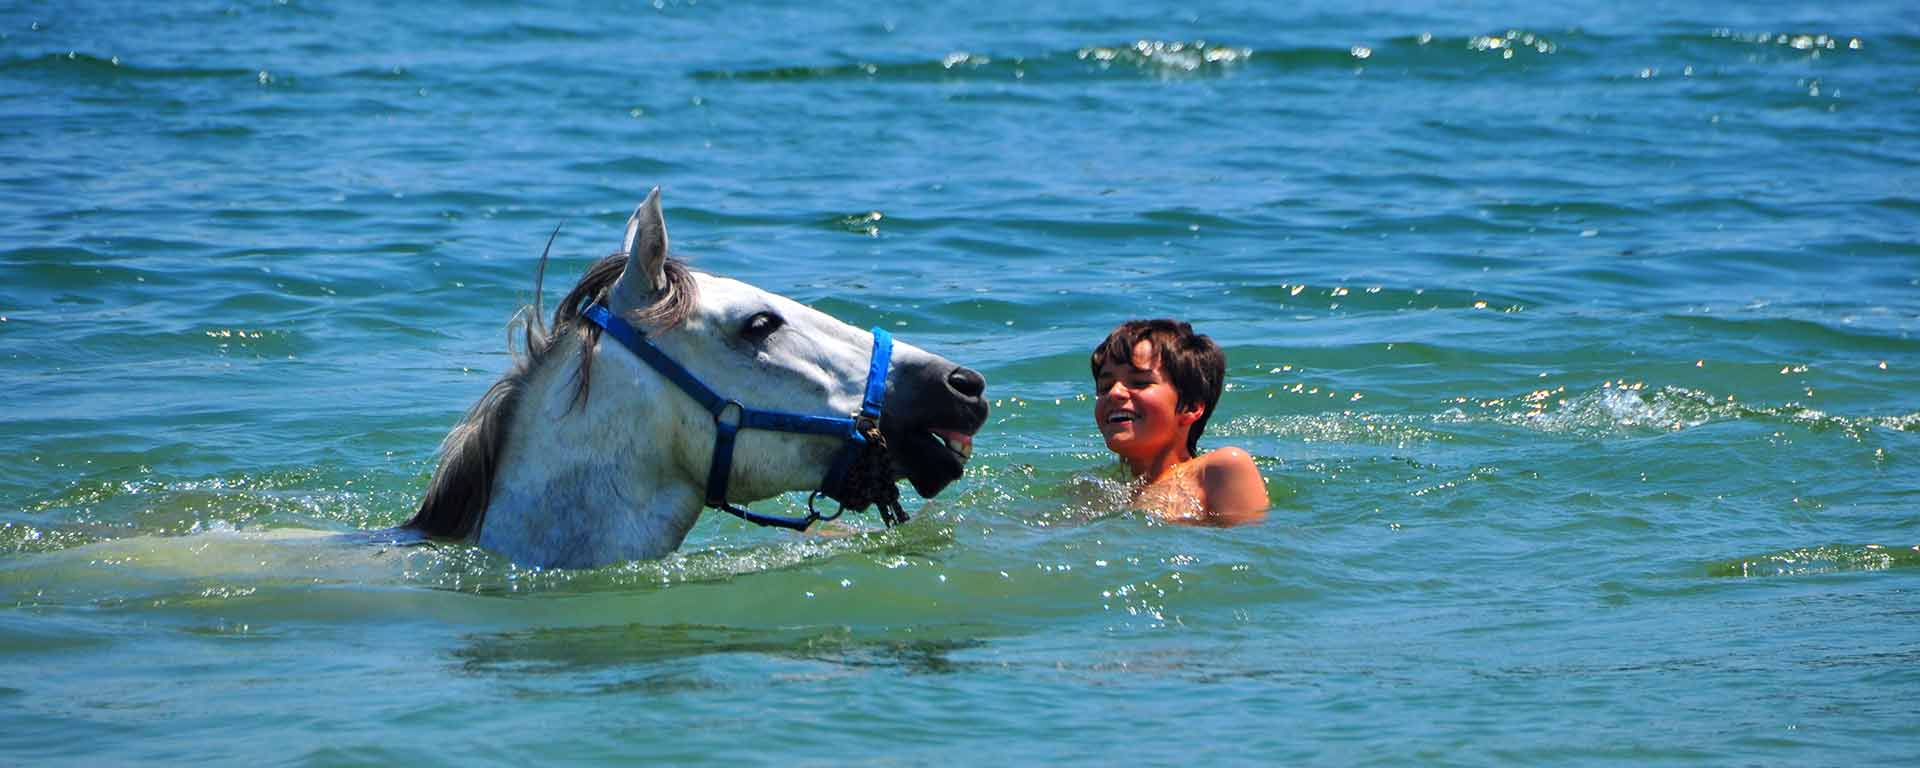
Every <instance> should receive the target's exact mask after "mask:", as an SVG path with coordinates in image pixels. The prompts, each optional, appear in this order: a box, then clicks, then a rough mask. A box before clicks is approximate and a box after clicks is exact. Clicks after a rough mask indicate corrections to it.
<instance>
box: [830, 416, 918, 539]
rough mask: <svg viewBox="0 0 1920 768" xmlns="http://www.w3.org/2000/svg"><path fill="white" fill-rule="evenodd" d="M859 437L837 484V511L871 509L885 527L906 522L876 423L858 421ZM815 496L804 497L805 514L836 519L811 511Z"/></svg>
mask: <svg viewBox="0 0 1920 768" xmlns="http://www.w3.org/2000/svg"><path fill="white" fill-rule="evenodd" d="M860 436H861V437H864V438H866V442H865V443H864V444H862V445H861V446H860V453H859V455H857V456H855V457H854V458H853V461H852V462H851V463H850V464H848V465H847V473H846V478H845V479H844V480H842V481H841V483H840V497H841V498H840V499H839V501H840V510H841V511H842V512H844V511H846V510H849V509H851V510H853V511H855V512H859V511H861V510H864V509H866V508H867V507H869V506H872V507H874V508H875V509H876V510H877V511H878V512H879V513H880V520H881V521H882V522H885V523H886V524H887V527H888V528H892V527H893V526H896V525H899V524H901V523H904V522H906V521H907V519H908V517H907V510H906V509H904V508H902V507H901V506H900V486H899V485H897V484H895V482H894V479H893V457H892V455H891V454H889V453H887V438H886V436H884V435H882V434H880V425H879V423H878V422H877V421H876V420H874V419H866V418H863V419H861V420H860ZM819 496H820V492H819V491H815V492H814V493H813V495H812V496H809V497H807V511H808V512H809V513H811V514H812V515H813V517H815V518H817V519H820V520H832V519H833V518H835V517H839V516H840V513H839V512H836V513H834V514H833V516H832V517H827V516H824V515H821V514H819V513H818V512H814V511H813V500H814V499H815V498H817V497H819Z"/></svg>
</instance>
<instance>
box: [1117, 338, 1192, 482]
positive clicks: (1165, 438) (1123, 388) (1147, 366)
mask: <svg viewBox="0 0 1920 768" xmlns="http://www.w3.org/2000/svg"><path fill="white" fill-rule="evenodd" d="M1093 384H1094V390H1095V394H1096V395H1098V397H1097V398H1096V399H1095V400H1094V403H1093V419H1094V421H1095V422H1096V423H1097V424H1098V425H1099V427H1100V436H1101V437H1104V438H1106V440H1107V450H1110V451H1113V452H1114V453H1117V454H1120V456H1121V458H1147V457H1150V456H1153V455H1155V454H1158V453H1160V452H1163V451H1165V450H1167V449H1168V448H1169V447H1170V446H1174V445H1177V446H1178V447H1179V448H1180V449H1182V450H1184V449H1185V447H1186V442H1187V428H1188V427H1190V426H1192V425H1193V422H1194V421H1196V420H1198V419H1199V418H1200V413H1201V410H1202V409H1201V406H1198V405H1192V406H1188V408H1187V410H1184V411H1183V410H1180V408H1179V403H1180V393H1179V391H1177V390H1175V389H1174V388H1173V382H1171V381H1168V380H1167V376H1166V369H1165V368H1164V367H1163V366H1161V364H1160V360H1159V356H1158V355H1155V354H1154V350H1153V343H1152V342H1149V341H1146V340H1144V339H1143V340H1141V341H1140V343H1138V344H1135V345H1134V346H1133V359H1131V360H1109V361H1107V364H1106V365H1103V366H1101V367H1100V373H1099V374H1098V375H1096V376H1095V377H1094V381H1093Z"/></svg>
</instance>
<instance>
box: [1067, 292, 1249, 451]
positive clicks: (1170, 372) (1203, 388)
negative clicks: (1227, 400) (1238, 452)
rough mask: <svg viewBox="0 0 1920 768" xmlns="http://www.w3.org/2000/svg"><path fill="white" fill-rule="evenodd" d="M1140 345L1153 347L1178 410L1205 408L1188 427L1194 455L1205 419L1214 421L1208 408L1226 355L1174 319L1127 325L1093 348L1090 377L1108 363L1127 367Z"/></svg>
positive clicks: (1224, 376) (1221, 380)
mask: <svg viewBox="0 0 1920 768" xmlns="http://www.w3.org/2000/svg"><path fill="white" fill-rule="evenodd" d="M1143 340H1144V341H1147V342H1148V343H1150V344H1152V345H1153V356H1154V359H1155V360H1158V361H1159V362H1160V366H1161V368H1163V369H1165V370H1166V372H1167V379H1168V380H1170V381H1172V382H1173V391H1174V393H1175V394H1177V395H1178V396H1179V400H1178V407H1179V408H1181V409H1185V408H1189V407H1191V406H1193V405H1195V404H1204V405H1206V406H1207V409H1206V410H1205V411H1202V412H1201V413H1200V418H1199V419H1198V420H1196V421H1194V422H1193V426H1191V427H1188V428H1187V452H1188V453H1191V454H1195V455H1198V454H1199V453H1200V448H1199V446H1200V433H1201V432H1205V431H1206V429H1207V419H1209V418H1212V417H1213V406H1214V405H1215V404H1216V403H1219V402H1220V390H1221V389H1222V388H1223V387H1224V386H1225V382H1226V379H1227V355H1226V353H1225V352H1222V351H1220V345H1218V344H1215V343H1213V339H1211V338H1208V337H1207V336H1205V335H1203V334H1198V333H1194V332H1193V326H1191V325H1188V324H1186V323H1183V322H1180V321H1178V320H1168V319H1164V318H1163V319H1158V320H1128V321H1126V322H1124V323H1121V324H1120V327H1118V328H1115V329H1113V333H1109V334H1107V340H1106V341H1103V342H1100V345H1099V346H1096V347H1094V348H1093V360H1092V362H1093V378H1094V379H1096V380H1098V379H1099V378H1100V369H1101V368H1102V367H1105V366H1106V364H1107V363H1109V362H1113V361H1119V362H1122V363H1125V364H1128V365H1131V364H1132V361H1133V348H1134V347H1136V346H1139V344H1140V342H1141V341H1143Z"/></svg>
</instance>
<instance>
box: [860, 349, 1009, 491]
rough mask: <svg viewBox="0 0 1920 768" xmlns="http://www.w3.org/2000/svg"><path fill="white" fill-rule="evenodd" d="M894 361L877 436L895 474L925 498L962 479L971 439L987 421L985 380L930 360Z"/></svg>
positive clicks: (966, 370)
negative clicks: (882, 440)
mask: <svg viewBox="0 0 1920 768" xmlns="http://www.w3.org/2000/svg"><path fill="white" fill-rule="evenodd" d="M927 357H928V358H929V359H926V360H914V361H911V362H902V361H901V360H899V358H897V357H896V358H895V360H894V366H893V369H892V371H891V373H890V375H889V376H888V379H887V407H886V409H885V410H884V411H883V412H882V413H881V416H880V432H881V433H882V434H884V435H886V437H887V445H888V447H889V449H890V451H891V453H892V455H893V464H894V471H896V472H898V473H899V474H900V475H901V476H903V477H905V478H907V481H908V482H911V483H913V490H914V491H915V492H917V493H919V494H920V495H921V497H923V498H932V497H933V496H934V495H936V494H938V493H940V491H941V490H942V489H944V488H946V487H947V485H949V484H951V483H952V482H953V481H955V480H958V479H960V475H961V473H963V472H965V471H966V464H967V459H968V458H970V457H971V455H972V453H973V435H974V434H975V433H977V432H979V431H980V426H981V425H982V424H985V423H986V421H987V400H986V391H987V379H986V377H985V376H981V375H980V372H979V371H976V370H973V369H972V368H966V367H963V366H959V365H955V364H954V363H953V362H952V361H949V360H946V359H944V358H941V357H937V356H933V355H928V356H927Z"/></svg>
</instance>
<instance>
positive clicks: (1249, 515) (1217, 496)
mask: <svg viewBox="0 0 1920 768" xmlns="http://www.w3.org/2000/svg"><path fill="white" fill-rule="evenodd" d="M1199 479H1200V490H1201V492H1202V493H1204V494H1206V506H1207V513H1208V514H1209V515H1212V516H1213V518H1214V522H1217V523H1219V524H1221V525H1240V524H1243V523H1255V522H1259V521H1261V520H1264V519H1266V517H1267V482H1266V480H1265V479H1263V478H1261V477H1260V468H1259V467H1257V466H1254V463H1253V457H1252V456H1248V455H1247V452H1246V451H1243V450H1240V449H1239V448H1231V447H1229V448H1221V449H1219V450H1216V451H1212V452H1209V453H1208V454H1207V455H1206V462H1205V464H1204V465H1203V466H1202V467H1201V469H1200V478H1199Z"/></svg>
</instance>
